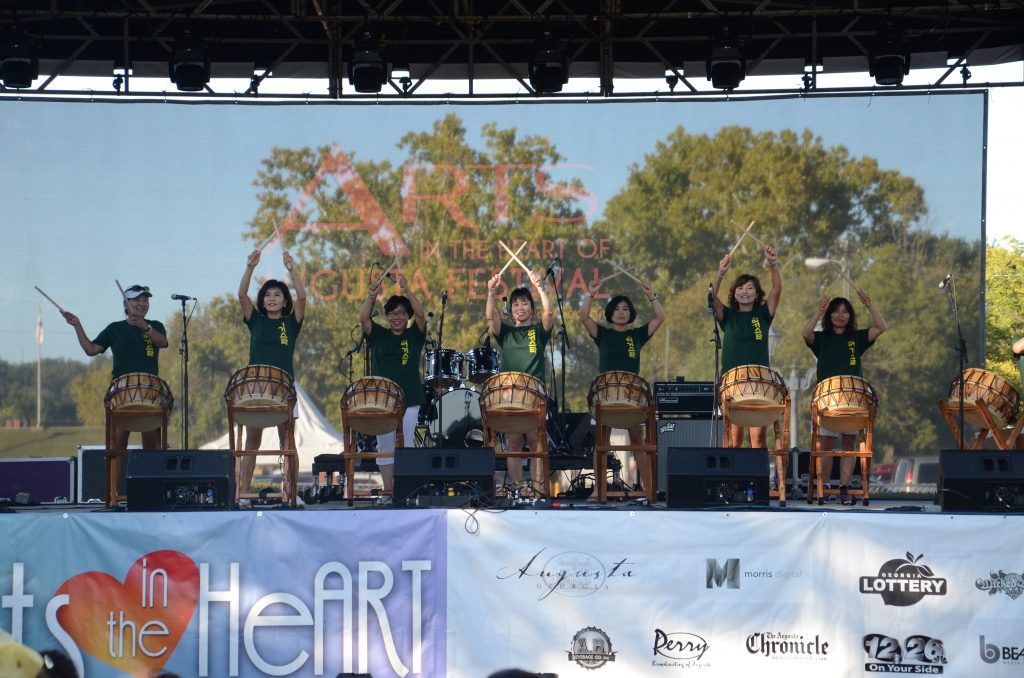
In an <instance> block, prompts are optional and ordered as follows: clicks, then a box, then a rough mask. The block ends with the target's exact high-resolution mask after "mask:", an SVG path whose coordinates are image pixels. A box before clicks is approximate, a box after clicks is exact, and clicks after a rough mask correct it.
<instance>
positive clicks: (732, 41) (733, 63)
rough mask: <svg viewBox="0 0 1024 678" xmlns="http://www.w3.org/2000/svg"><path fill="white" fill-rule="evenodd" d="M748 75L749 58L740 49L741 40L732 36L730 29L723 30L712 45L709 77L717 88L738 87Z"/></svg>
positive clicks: (708, 69) (708, 65) (709, 58)
mask: <svg viewBox="0 0 1024 678" xmlns="http://www.w3.org/2000/svg"><path fill="white" fill-rule="evenodd" d="M745 77H747V60H746V57H744V56H743V50H741V49H740V43H739V41H738V40H737V39H736V38H734V37H733V36H732V34H731V33H730V32H729V29H728V28H727V29H725V30H723V31H722V35H721V37H719V38H716V39H715V40H714V42H713V43H712V45H711V55H710V56H709V57H708V62H707V79H708V80H710V81H711V85H712V86H713V87H715V89H724V90H731V89H736V87H737V86H738V85H739V84H740V82H741V81H742V80H743V78H745Z"/></svg>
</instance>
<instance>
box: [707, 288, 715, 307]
mask: <svg viewBox="0 0 1024 678" xmlns="http://www.w3.org/2000/svg"><path fill="white" fill-rule="evenodd" d="M708 310H709V311H711V312H714V310H715V288H714V285H710V284H709V285H708Z"/></svg>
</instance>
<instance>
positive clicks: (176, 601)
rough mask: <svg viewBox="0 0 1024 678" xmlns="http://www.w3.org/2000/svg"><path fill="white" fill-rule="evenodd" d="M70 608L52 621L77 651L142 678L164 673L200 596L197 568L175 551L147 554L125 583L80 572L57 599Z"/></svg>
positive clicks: (62, 609) (105, 575)
mask: <svg viewBox="0 0 1024 678" xmlns="http://www.w3.org/2000/svg"><path fill="white" fill-rule="evenodd" d="M65 593H66V594H67V595H68V597H69V602H68V604H67V605H65V606H63V607H61V608H60V609H59V610H58V611H57V621H58V622H59V623H60V625H61V627H62V628H63V629H64V630H65V631H67V632H68V634H69V635H70V636H71V637H72V638H73V639H74V640H75V643H76V644H77V645H78V647H79V648H81V649H82V651H84V652H87V653H89V654H90V655H92V656H93V657H95V658H97V659H99V660H100V661H103V662H106V663H107V664H110V665H111V666H113V667H114V668H115V669H117V670H118V671H122V672H124V673H127V674H130V675H132V676H137V677H138V678H146V677H147V676H151V675H154V674H156V673H158V672H159V671H160V669H161V668H163V666H164V664H166V663H167V660H168V659H170V657H171V655H172V654H173V653H174V648H175V647H177V645H178V641H179V640H181V636H182V634H183V633H185V629H186V628H188V624H189V621H190V620H191V619H192V613H193V612H194V611H195V608H196V599H197V598H198V596H199V568H197V567H196V564H195V563H194V562H192V559H191V558H189V557H188V556H186V555H184V554H183V553H179V552H177V551H154V552H152V553H147V554H146V555H144V556H142V557H141V558H139V559H138V560H136V561H135V564H134V565H132V567H131V569H130V570H128V575H127V576H126V577H125V579H124V583H123V584H122V583H121V582H119V581H117V580H116V579H114V578H113V577H111V576H110V575H109V574H107V573H106V572H83V573H82V574H77V575H75V576H74V577H72V578H71V579H68V580H67V581H66V582H64V583H63V584H62V585H61V587H60V588H59V589H57V594H56V595H61V594H65Z"/></svg>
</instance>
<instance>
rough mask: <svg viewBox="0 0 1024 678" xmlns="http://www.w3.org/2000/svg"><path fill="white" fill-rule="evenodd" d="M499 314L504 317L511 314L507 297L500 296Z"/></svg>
mask: <svg viewBox="0 0 1024 678" xmlns="http://www.w3.org/2000/svg"><path fill="white" fill-rule="evenodd" d="M501 314H502V315H503V316H505V317H506V318H507V317H508V316H509V315H511V314H512V309H510V308H509V307H508V297H502V298H501Z"/></svg>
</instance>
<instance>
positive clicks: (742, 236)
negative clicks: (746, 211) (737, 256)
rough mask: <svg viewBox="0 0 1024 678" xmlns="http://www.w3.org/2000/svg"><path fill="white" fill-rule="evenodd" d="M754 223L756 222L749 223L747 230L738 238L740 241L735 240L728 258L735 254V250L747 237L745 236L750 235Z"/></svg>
mask: <svg viewBox="0 0 1024 678" xmlns="http://www.w3.org/2000/svg"><path fill="white" fill-rule="evenodd" d="M755 223H756V222H754V221H751V222H750V225H749V226H747V230H745V231H743V235H741V236H740V239H739V240H737V241H736V244H735V245H733V246H732V249H731V250H729V256H732V253H733V252H735V251H736V248H737V247H739V246H740V243H742V242H743V239H744V238H746V237H747V235H748V234H749V233H750V229H752V228H753V227H754V224H755Z"/></svg>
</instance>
